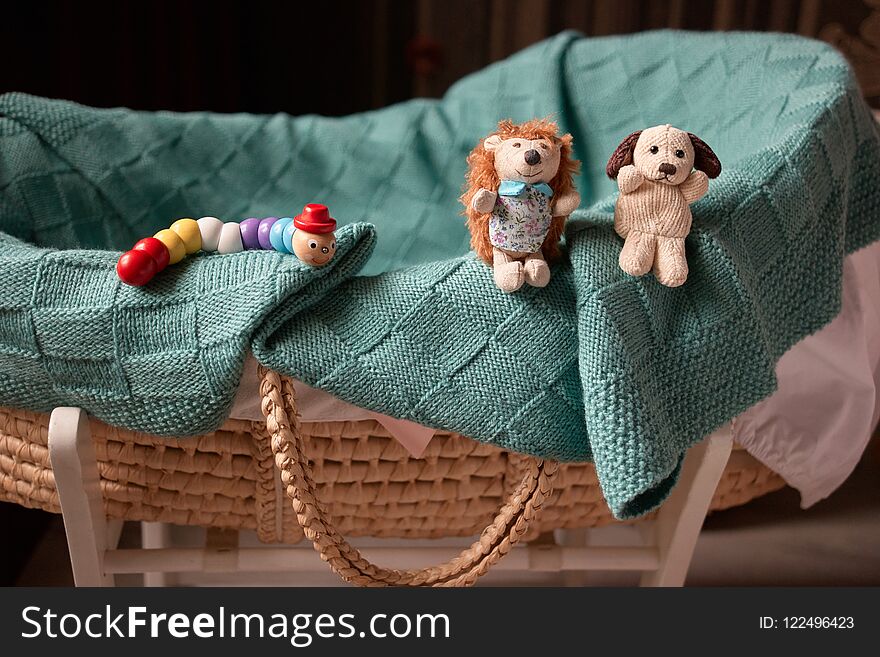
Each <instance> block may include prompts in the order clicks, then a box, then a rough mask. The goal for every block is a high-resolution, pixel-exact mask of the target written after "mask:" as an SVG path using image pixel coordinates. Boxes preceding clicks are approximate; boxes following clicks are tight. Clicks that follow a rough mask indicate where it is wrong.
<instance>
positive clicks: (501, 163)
mask: <svg viewBox="0 0 880 657" xmlns="http://www.w3.org/2000/svg"><path fill="white" fill-rule="evenodd" d="M557 133H558V127H557V125H556V124H555V123H553V122H552V121H549V120H547V119H533V120H531V121H527V122H525V123H520V124H518V125H517V124H514V123H513V122H511V121H509V120H505V121H501V122H499V123H498V128H497V130H495V132H494V133H493V134H491V135H489V136H488V137H487V138H486V139H484V140H483V141H482V142H481V143H480V144H479V145H478V146H477V147H476V148H475V149H474V150H473V151H472V152H471V154H470V155H469V156H468V159H467V161H468V166H469V169H468V174H467V184H466V187H467V191H465V193H464V194H462V196H461V202H462V203H463V204H464V207H465V210H464V214H465V216H467V227H468V229H470V231H471V248H473V250H474V251H475V252H476V254H477V256H479V257H480V258H481V259H482V260H483V261H484V262H486V263H487V264H490V265H492V267H493V270H494V278H495V284H496V285H497V286H498V287H499V288H501V289H502V290H504V291H505V292H514V291H516V290H518V289H519V288H520V287H522V285H523V283H524V282H525V283H528V284H529V285H532V286H534V287H544V286H546V285H547V283H549V282H550V268H549V266H548V265H547V261H551V262H552V261H553V260H555V259H556V258H558V257H559V253H560V251H559V239H560V237H562V229H563V226H564V225H565V219H566V218H567V217H568V215H569V214H571V213H572V212H573V211H574V210H575V209H576V208H577V207H578V205H579V204H580V201H581V197H580V196H579V195H578V193H577V191H576V190H575V187H574V179H573V178H574V175H575V174H577V171H578V168H579V166H580V163H579V162H578V161H577V160H575V159H573V158H572V156H571V135H568V134H566V135H562V136H561V137H560V136H558V134H557Z"/></svg>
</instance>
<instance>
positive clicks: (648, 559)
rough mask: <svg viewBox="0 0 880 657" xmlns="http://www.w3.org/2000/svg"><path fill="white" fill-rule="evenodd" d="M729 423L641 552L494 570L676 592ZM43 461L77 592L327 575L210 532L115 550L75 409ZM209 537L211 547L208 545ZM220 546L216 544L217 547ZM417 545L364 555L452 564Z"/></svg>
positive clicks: (581, 534)
mask: <svg viewBox="0 0 880 657" xmlns="http://www.w3.org/2000/svg"><path fill="white" fill-rule="evenodd" d="M732 444H733V440H732V437H731V430H730V425H729V424H727V425H725V426H723V427H721V428H720V429H718V430H717V431H715V432H714V433H712V434H711V435H710V436H708V437H707V438H706V439H705V440H703V441H702V442H701V443H699V444H698V445H696V446H694V447H693V448H692V449H691V450H690V452H688V455H687V457H686V458H685V462H684V464H683V466H682V472H681V477H680V480H679V482H678V485H677V486H676V487H675V489H674V490H673V491H672V494H671V495H670V496H669V499H668V500H667V501H666V502H665V503H664V504H663V506H662V507H661V508H660V510H659V512H658V513H657V516H656V517H655V519H654V520H653V521H650V522H643V523H641V524H640V531H641V534H642V537H643V543H644V544H643V545H638V546H629V545H626V546H604V545H603V546H599V545H588V544H587V535H588V532H587V531H586V530H560V531H557V532H556V533H555V535H554V540H552V541H550V540H538V541H533V542H531V543H529V544H528V545H522V546H518V547H516V548H514V549H513V550H512V551H511V552H510V554H508V555H507V556H506V557H505V558H504V559H503V560H501V561H500V562H499V563H498V564H497V565H496V566H495V567H494V570H528V571H533V572H536V571H543V572H564V573H565V574H566V583H580V579H578V578H579V576H580V575H581V574H582V573H583V572H585V571H591V570H593V571H595V570H605V571H611V570H616V571H621V570H624V571H640V572H642V577H641V583H642V585H643V586H681V585H683V584H684V580H685V576H686V575H687V571H688V567H689V566H690V561H691V557H692V556H693V552H694V547H695V545H696V542H697V537H698V536H699V534H700V529H701V527H702V526H703V520H704V519H705V517H706V512H707V511H708V509H709V504H710V502H711V500H712V496H713V494H714V492H715V488H716V486H717V485H718V481H719V479H720V478H721V474H722V473H723V471H724V467H725V465H726V464H727V460H728V457H729V456H730V451H731V446H732ZM49 457H50V459H51V462H52V469H53V471H54V474H55V484H56V486H57V489H58V497H59V500H60V502H61V513H62V516H63V518H64V528H65V531H66V533H67V545H68V547H69V549H70V563H71V566H72V568H73V577H74V582H75V583H76V585H77V586H113V585H114V576H115V575H117V574H123V573H143V574H144V584H145V585H146V586H164V585H165V584H166V583H167V579H166V573H184V572H215V573H220V572H254V573H256V572H316V571H318V572H324V571H326V570H327V566H326V565H325V564H324V563H323V562H322V561H321V560H320V558H319V557H318V555H317V554H316V553H315V552H314V551H313V550H312V549H311V545H309V546H307V547H304V546H287V547H239V546H238V541H237V538H235V537H234V538H233V540H229V536H228V534H223V533H220V534H218V533H217V532H211V531H209V532H208V538H209V540H208V541H207V542H206V543H207V544H206V545H205V547H201V548H199V547H196V548H193V547H186V548H183V547H178V548H175V547H172V546H171V540H170V527H169V526H168V525H165V524H161V523H147V522H145V523H142V547H141V548H139V549H120V548H119V547H118V543H119V536H120V534H121V530H122V521H119V520H108V519H107V517H106V516H105V515H104V510H103V500H102V497H101V488H100V477H99V474H98V463H97V459H96V456H95V447H94V444H93V443H92V437H91V432H90V431H89V424H88V418H87V416H86V413H85V412H84V411H83V410H82V409H80V408H71V407H62V408H56V409H55V410H54V411H53V413H52V416H51V419H50V421H49ZM212 538H213V539H214V540H212ZM218 538H219V539H220V540H217V539H218ZM421 543H422V542H420V543H419V544H416V545H415V546H414V545H413V544H412V543H407V542H406V541H403V540H402V541H401V542H400V547H387V546H383V547H375V548H369V549H365V552H367V553H368V555H369V558H370V559H372V560H375V561H377V562H379V563H387V564H393V565H394V566H395V567H397V568H413V567H419V566H423V565H424V564H425V563H426V562H430V561H434V562H439V561H443V560H446V559H448V558H449V556H450V554H451V550H450V548H449V547H424V546H423V545H422V544H421Z"/></svg>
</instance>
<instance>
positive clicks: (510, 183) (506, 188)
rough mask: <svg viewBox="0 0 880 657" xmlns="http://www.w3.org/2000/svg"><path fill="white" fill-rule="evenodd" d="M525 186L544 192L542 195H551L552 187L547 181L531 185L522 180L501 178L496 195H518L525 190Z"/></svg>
mask: <svg viewBox="0 0 880 657" xmlns="http://www.w3.org/2000/svg"><path fill="white" fill-rule="evenodd" d="M526 187H534V188H535V189H537V190H538V191H539V192H541V193H542V194H544V196H553V189H552V188H551V187H550V185H548V184H547V183H544V182H542V183H538V184H537V185H532V184H530V183H525V182H522V181H521V180H502V181H501V185H499V187H498V195H499V196H519V195H520V194H522V193H523V192H524V191H525V190H526Z"/></svg>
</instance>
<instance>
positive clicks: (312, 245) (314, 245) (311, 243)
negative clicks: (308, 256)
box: [309, 240, 318, 249]
mask: <svg viewBox="0 0 880 657" xmlns="http://www.w3.org/2000/svg"><path fill="white" fill-rule="evenodd" d="M309 248H310V249H317V248H318V243H317V242H316V241H315V240H309Z"/></svg>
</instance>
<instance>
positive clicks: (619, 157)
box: [605, 130, 642, 179]
mask: <svg viewBox="0 0 880 657" xmlns="http://www.w3.org/2000/svg"><path fill="white" fill-rule="evenodd" d="M641 134H642V131H641V130H636V131H635V132H634V133H632V134H631V135H629V136H628V137H627V138H626V139H624V140H623V141H622V142H620V146H618V147H617V148H616V149H615V150H614V153H612V154H611V157H610V158H608V164H607V165H605V173H607V174H608V177H609V178H612V179H614V178H617V174H618V173H620V169H621V167H625V166H626V165H627V164H632V162H633V151H634V150H635V149H636V142H637V141H638V140H639V135H641Z"/></svg>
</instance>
